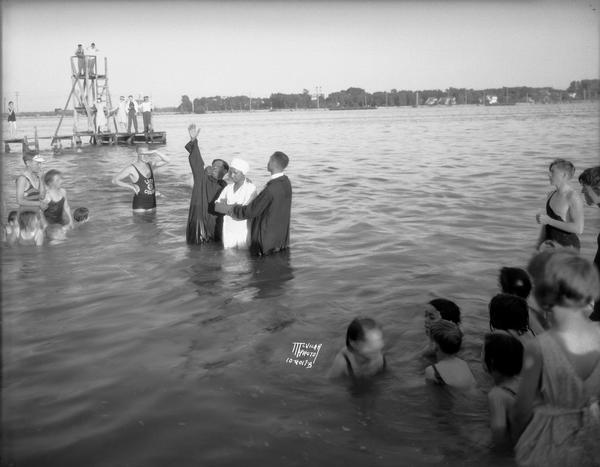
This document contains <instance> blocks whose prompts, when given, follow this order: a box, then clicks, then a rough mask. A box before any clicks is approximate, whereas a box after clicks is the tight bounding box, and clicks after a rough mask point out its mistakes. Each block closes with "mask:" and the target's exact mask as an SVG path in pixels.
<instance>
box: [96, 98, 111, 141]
mask: <svg viewBox="0 0 600 467" xmlns="http://www.w3.org/2000/svg"><path fill="white" fill-rule="evenodd" d="M94 107H95V108H96V132H97V133H101V132H102V129H103V128H106V126H107V124H108V120H107V119H106V112H105V105H104V102H102V99H101V98H100V97H99V98H98V99H97V100H96V104H95V105H94Z"/></svg>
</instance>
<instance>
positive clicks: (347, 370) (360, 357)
mask: <svg viewBox="0 0 600 467" xmlns="http://www.w3.org/2000/svg"><path fill="white" fill-rule="evenodd" d="M383 344H384V342H383V333H382V332H381V328H380V327H379V326H378V325H377V323H375V321H374V320H372V319H371V318H356V319H354V320H353V321H352V322H351V323H350V325H349V326H348V330H347V331H346V347H344V348H343V349H342V350H340V351H339V353H338V354H337V355H336V357H335V360H334V361H333V365H332V366H331V369H330V370H329V377H330V378H337V377H343V376H348V377H350V378H352V379H362V378H368V377H371V376H374V375H376V374H377V373H380V372H382V371H383V370H384V369H385V357H384V355H383V353H382V349H383Z"/></svg>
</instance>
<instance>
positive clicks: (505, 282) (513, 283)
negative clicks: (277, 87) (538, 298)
mask: <svg viewBox="0 0 600 467" xmlns="http://www.w3.org/2000/svg"><path fill="white" fill-rule="evenodd" d="M500 288H501V289H502V292H504V293H509V294H512V295H517V296H519V297H522V298H527V297H528V296H529V293H530V292H531V279H530V278H529V274H527V271H525V269H521V268H502V269H500Z"/></svg>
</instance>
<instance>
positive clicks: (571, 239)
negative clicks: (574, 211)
mask: <svg viewBox="0 0 600 467" xmlns="http://www.w3.org/2000/svg"><path fill="white" fill-rule="evenodd" d="M554 193H556V191H555V192H554ZM554 193H552V194H551V195H550V196H549V197H548V201H546V214H548V217H550V218H551V219H554V220H557V221H561V222H565V221H564V220H563V218H562V217H560V216H559V215H558V214H556V213H555V212H554V210H553V209H552V207H551V206H550V200H551V199H552V197H553V196H554ZM545 240H554V241H555V242H556V243H558V244H560V245H562V246H572V247H575V248H576V249H577V251H579V249H580V248H581V244H580V243H579V237H578V236H577V235H576V234H574V233H572V232H566V231H564V230H561V229H557V228H556V227H553V226H551V225H547V224H546V229H545V234H544V240H543V241H545Z"/></svg>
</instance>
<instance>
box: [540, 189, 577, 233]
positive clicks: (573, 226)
mask: <svg viewBox="0 0 600 467" xmlns="http://www.w3.org/2000/svg"><path fill="white" fill-rule="evenodd" d="M568 201H569V210H568V217H569V218H570V220H567V221H566V222H563V221H559V220H556V219H552V218H550V217H549V216H547V215H545V214H541V215H540V223H541V224H547V225H551V226H552V227H556V228H557V229H560V230H564V231H565V232H571V233H574V234H578V235H581V234H582V233H583V201H581V197H580V196H579V194H578V193H577V192H575V191H574V192H572V193H571V194H570V195H569V198H568Z"/></svg>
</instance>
